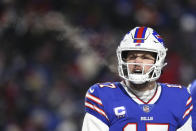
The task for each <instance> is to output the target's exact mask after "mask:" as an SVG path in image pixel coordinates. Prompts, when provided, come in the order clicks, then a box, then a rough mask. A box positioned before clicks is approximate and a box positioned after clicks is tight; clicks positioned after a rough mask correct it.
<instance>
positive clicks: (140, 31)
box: [134, 27, 147, 43]
mask: <svg viewBox="0 0 196 131" xmlns="http://www.w3.org/2000/svg"><path fill="white" fill-rule="evenodd" d="M146 30H147V27H139V28H137V29H136V31H135V36H134V43H144V38H145V34H146Z"/></svg>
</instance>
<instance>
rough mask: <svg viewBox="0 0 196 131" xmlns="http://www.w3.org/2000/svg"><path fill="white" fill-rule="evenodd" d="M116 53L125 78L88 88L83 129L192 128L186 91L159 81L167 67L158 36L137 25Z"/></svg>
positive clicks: (152, 130)
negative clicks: (163, 69)
mask: <svg viewBox="0 0 196 131" xmlns="http://www.w3.org/2000/svg"><path fill="white" fill-rule="evenodd" d="M116 52H117V57H118V71H119V76H120V77H122V78H123V81H121V82H107V83H98V84H95V85H93V86H91V87H90V88H89V90H88V91H87V94H86V98H85V107H86V108H85V110H86V114H85V117H84V121H83V127H82V131H176V130H178V131H192V117H191V111H192V109H193V105H192V101H191V100H192V98H191V96H190V94H189V93H188V91H187V89H186V88H184V87H182V86H180V85H171V84H164V83H158V82H157V79H158V78H159V77H160V75H161V72H162V68H163V67H164V66H165V65H166V63H165V57H166V52H167V48H166V47H165V45H164V42H163V39H162V38H161V36H160V35H159V34H158V33H157V32H156V31H154V30H153V29H152V28H148V27H136V28H134V29H132V30H131V31H130V32H128V33H127V34H126V35H125V36H124V38H123V40H122V41H121V42H120V45H119V46H118V48H117V51H116Z"/></svg>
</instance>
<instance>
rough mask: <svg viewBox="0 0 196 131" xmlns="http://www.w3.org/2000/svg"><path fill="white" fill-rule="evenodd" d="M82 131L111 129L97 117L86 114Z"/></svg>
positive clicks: (105, 130)
mask: <svg viewBox="0 0 196 131" xmlns="http://www.w3.org/2000/svg"><path fill="white" fill-rule="evenodd" d="M82 131H109V127H108V126H107V125H106V124H105V123H103V122H102V121H101V120H100V119H98V118H97V117H95V116H93V115H91V114H89V113H86V114H85V117H84V121H83V125H82Z"/></svg>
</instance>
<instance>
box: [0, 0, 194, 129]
mask: <svg viewBox="0 0 196 131" xmlns="http://www.w3.org/2000/svg"><path fill="white" fill-rule="evenodd" d="M135 26H150V27H152V28H154V29H155V30H156V31H157V32H159V34H160V35H161V36H162V37H163V38H164V40H165V43H166V46H167V47H168V49H169V50H168V56H167V62H168V65H167V67H165V69H164V72H163V75H162V77H161V78H160V80H159V81H160V82H167V83H172V84H182V85H185V86H187V85H188V84H189V83H190V82H191V81H192V80H193V79H194V78H195V77H196V73H195V72H196V40H195V37H196V1H195V0H1V1H0V130H1V131H80V130H81V125H82V120H83V116H84V106H83V104H84V96H85V93H86V91H87V89H88V88H89V87H90V86H91V85H93V84H94V83H98V82H106V81H118V80H120V78H119V77H118V73H117V68H116V66H117V59H116V54H115V52H116V48H117V46H118V44H119V42H120V41H121V39H122V37H123V35H124V34H126V33H127V32H128V31H129V30H131V29H132V28H134V27H135Z"/></svg>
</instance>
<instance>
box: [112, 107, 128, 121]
mask: <svg viewBox="0 0 196 131" xmlns="http://www.w3.org/2000/svg"><path fill="white" fill-rule="evenodd" d="M114 113H115V115H116V116H117V117H118V118H122V117H125V116H126V114H127V113H126V108H125V107H124V106H120V107H115V108H114Z"/></svg>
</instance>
